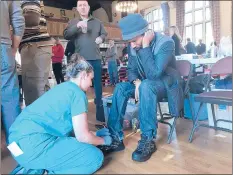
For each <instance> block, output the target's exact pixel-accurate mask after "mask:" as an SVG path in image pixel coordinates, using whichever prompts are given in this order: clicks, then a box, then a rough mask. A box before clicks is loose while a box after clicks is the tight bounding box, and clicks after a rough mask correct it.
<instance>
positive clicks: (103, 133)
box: [96, 128, 110, 137]
mask: <svg viewBox="0 0 233 175" xmlns="http://www.w3.org/2000/svg"><path fill="white" fill-rule="evenodd" d="M96 136H98V137H103V136H110V132H109V129H108V128H102V129H100V130H98V131H96Z"/></svg>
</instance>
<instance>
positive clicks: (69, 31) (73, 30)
mask: <svg viewBox="0 0 233 175" xmlns="http://www.w3.org/2000/svg"><path fill="white" fill-rule="evenodd" d="M78 22H79V20H78V19H73V20H71V21H70V22H69V23H68V26H67V27H66V29H65V30H64V38H65V39H66V40H71V39H72V38H73V37H76V36H77V35H78V34H79V33H81V32H82V29H81V28H78V27H77V24H78Z"/></svg>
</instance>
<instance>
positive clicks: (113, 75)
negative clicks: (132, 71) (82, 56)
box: [108, 60, 118, 85]
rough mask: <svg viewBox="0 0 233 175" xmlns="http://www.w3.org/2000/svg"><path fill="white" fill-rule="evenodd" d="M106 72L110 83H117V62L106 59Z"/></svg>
mask: <svg viewBox="0 0 233 175" xmlns="http://www.w3.org/2000/svg"><path fill="white" fill-rule="evenodd" d="M108 74H109V78H110V83H111V84H112V85H113V84H117V83H118V70H117V62H116V60H111V61H108Z"/></svg>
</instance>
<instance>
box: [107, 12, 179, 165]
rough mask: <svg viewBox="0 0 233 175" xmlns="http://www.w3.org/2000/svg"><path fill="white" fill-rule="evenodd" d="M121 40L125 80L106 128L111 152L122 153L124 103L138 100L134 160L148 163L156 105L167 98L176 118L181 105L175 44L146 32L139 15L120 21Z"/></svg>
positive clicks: (114, 97) (155, 124) (143, 22)
mask: <svg viewBox="0 0 233 175" xmlns="http://www.w3.org/2000/svg"><path fill="white" fill-rule="evenodd" d="M119 26H120V28H121V31H122V36H123V40H125V41H128V42H129V46H128V54H129V63H128V81H129V82H125V83H119V84H117V86H116V88H115V90H114V94H113V99H112V107H111V110H110V116H109V119H108V127H109V130H110V133H111V135H112V137H113V140H114V143H113V144H114V146H115V147H114V146H113V147H114V149H113V150H112V151H121V150H123V149H124V148H125V147H124V144H123V138H124V134H123V131H122V122H123V116H124V114H125V110H126V106H127V101H128V99H129V98H130V97H135V99H136V100H137V101H139V116H138V118H139V122H140V129H141V140H140V141H139V143H138V147H137V149H136V150H135V151H134V152H133V154H132V159H133V160H134V161H139V162H143V161H146V160H148V159H149V158H150V157H151V155H152V153H153V152H155V151H156V146H155V143H154V141H153V139H154V138H156V134H157V116H156V114H157V103H158V101H159V100H161V99H162V98H164V97H167V98H168V103H169V110H170V113H171V114H172V115H173V116H178V114H179V112H180V110H181V108H182V105H183V101H182V100H183V93H182V88H181V86H180V76H179V74H178V72H177V71H176V68H175V56H174V54H175V53H174V51H175V49H174V42H173V40H172V39H171V38H170V37H169V36H165V35H162V34H160V33H157V32H153V31H150V30H148V23H147V21H146V20H145V19H143V17H142V16H141V15H140V14H131V15H128V16H126V17H124V18H122V19H121V20H120V22H119Z"/></svg>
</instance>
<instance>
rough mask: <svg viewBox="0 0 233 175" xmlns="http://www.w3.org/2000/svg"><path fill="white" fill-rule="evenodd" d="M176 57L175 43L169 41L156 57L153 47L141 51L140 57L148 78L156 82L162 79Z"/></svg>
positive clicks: (163, 45)
mask: <svg viewBox="0 0 233 175" xmlns="http://www.w3.org/2000/svg"><path fill="white" fill-rule="evenodd" d="M173 56H174V42H173V41H167V42H165V43H164V44H162V46H161V47H160V49H159V52H158V53H157V54H156V55H154V54H153V53H152V50H151V47H146V48H143V49H140V50H139V57H140V58H141V62H142V65H143V69H144V72H145V74H146V78H147V79H149V80H154V79H157V78H160V77H161V76H162V75H163V73H164V71H165V70H166V68H167V66H168V65H169V63H170V61H171V60H172V57H173Z"/></svg>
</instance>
